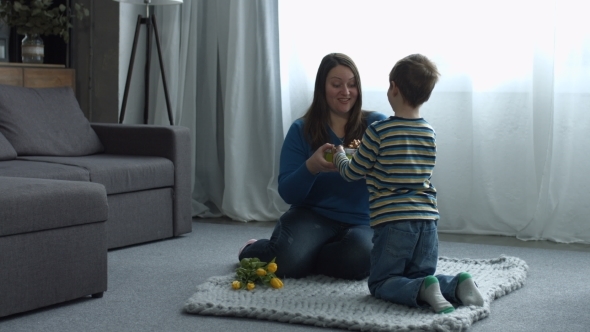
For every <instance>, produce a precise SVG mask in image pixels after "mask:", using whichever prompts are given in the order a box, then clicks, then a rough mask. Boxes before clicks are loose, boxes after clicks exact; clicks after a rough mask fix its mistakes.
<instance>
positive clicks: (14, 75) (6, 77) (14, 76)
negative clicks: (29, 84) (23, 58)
mask: <svg viewBox="0 0 590 332" xmlns="http://www.w3.org/2000/svg"><path fill="white" fill-rule="evenodd" d="M0 84H6V85H16V86H23V72H22V69H20V68H10V67H0Z"/></svg>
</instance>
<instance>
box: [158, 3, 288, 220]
mask: <svg viewBox="0 0 590 332" xmlns="http://www.w3.org/2000/svg"><path fill="white" fill-rule="evenodd" d="M277 10H278V5H277V2H276V1H239V0H215V1H213V0H184V3H183V4H182V6H161V7H158V8H156V19H157V22H158V23H159V22H162V23H161V26H162V28H161V29H160V30H161V31H160V33H161V35H162V40H163V41H164V42H163V51H164V53H165V55H164V58H166V59H173V60H172V61H167V62H166V70H167V72H168V73H170V79H169V80H168V81H169V82H171V83H169V89H170V94H171V96H172V99H173V100H174V106H173V109H174V112H175V114H174V118H175V121H174V122H175V124H177V125H181V126H186V127H188V128H189V129H190V131H191V136H192V139H193V142H192V144H193V151H194V155H193V169H194V177H193V215H194V216H200V217H218V216H222V215H225V216H228V217H230V218H232V219H233V220H238V221H249V220H261V221H265V220H276V219H277V218H278V216H280V214H281V213H282V212H283V211H285V210H286V208H287V206H286V204H285V203H284V202H283V200H282V199H281V198H280V196H279V195H278V191H277V177H278V159H279V153H280V146H281V143H282V140H283V131H282V121H283V120H282V115H281V111H280V108H281V101H280V82H279V55H278V52H277V50H278V29H277V26H278V21H277V20H278V15H277ZM159 27H160V24H159ZM164 44H165V45H164ZM152 68H154V67H152ZM151 72H152V75H153V77H154V79H155V80H158V79H159V78H158V74H159V73H158V72H157V67H156V69H155V70H152V71H151ZM154 72H155V74H154ZM161 83H162V82H161V79H160V87H159V89H158V91H157V93H154V94H153V96H152V99H153V100H154V101H155V105H156V107H155V108H154V111H153V112H155V113H156V115H155V118H156V121H155V123H158V124H167V123H168V118H167V114H166V104H165V99H164V94H163V93H162V89H161Z"/></svg>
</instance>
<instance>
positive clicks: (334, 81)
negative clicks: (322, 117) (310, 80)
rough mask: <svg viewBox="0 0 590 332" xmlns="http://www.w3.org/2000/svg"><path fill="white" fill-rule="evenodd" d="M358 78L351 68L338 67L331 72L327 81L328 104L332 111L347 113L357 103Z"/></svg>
mask: <svg viewBox="0 0 590 332" xmlns="http://www.w3.org/2000/svg"><path fill="white" fill-rule="evenodd" d="M358 93H359V92H358V88H357V84H356V77H354V74H353V73H352V70H350V68H348V67H346V66H343V65H338V66H336V67H334V68H332V70H330V72H328V77H327V79H326V102H327V103H328V107H329V108H330V111H332V112H336V113H346V112H348V111H350V109H351V108H352V106H353V105H354V104H355V103H356V99H357V97H358Z"/></svg>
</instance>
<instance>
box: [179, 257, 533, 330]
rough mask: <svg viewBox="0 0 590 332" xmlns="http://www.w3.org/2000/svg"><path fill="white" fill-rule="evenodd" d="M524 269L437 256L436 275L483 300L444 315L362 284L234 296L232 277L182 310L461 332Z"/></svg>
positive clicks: (203, 289) (320, 283) (324, 281)
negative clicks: (380, 295) (466, 276)
mask: <svg viewBox="0 0 590 332" xmlns="http://www.w3.org/2000/svg"><path fill="white" fill-rule="evenodd" d="M527 270H528V266H527V264H526V263H525V262H524V261H523V260H521V259H520V258H516V257H509V256H500V257H498V258H494V259H456V258H447V257H440V258H439V262H438V269H437V274H451V275H455V274H457V273H459V272H462V271H465V272H469V273H470V274H471V275H472V276H473V279H474V280H475V282H476V283H477V285H478V286H479V289H480V292H481V293H482V295H483V297H484V300H485V303H484V306H483V307H475V306H469V307H465V306H459V307H457V308H456V310H455V311H454V312H452V313H450V314H436V313H434V312H433V311H432V310H430V309H421V308H410V307H407V306H403V305H398V304H393V303H390V302H386V301H383V300H378V299H376V298H374V297H372V296H371V295H370V293H369V289H368V286H367V280H366V279H365V280H362V281H350V280H341V279H334V278H329V277H325V276H312V277H307V278H302V279H286V280H284V284H285V286H284V287H283V288H282V289H279V290H276V289H272V288H270V287H268V288H267V287H263V286H258V287H257V288H255V289H254V290H252V291H247V290H238V291H236V290H233V289H232V288H231V281H232V280H233V279H234V274H233V273H232V274H230V275H226V276H219V277H212V278H209V279H208V280H207V281H206V282H205V283H203V284H201V285H199V286H198V287H197V291H196V293H195V294H194V295H193V296H192V297H191V298H190V299H188V301H187V302H186V304H185V306H184V310H185V311H186V312H188V313H192V314H198V315H213V316H235V317H247V318H257V319H266V320H271V321H279V322H284V323H295V324H308V325H314V326H322V327H331V328H341V329H346V330H356V331H463V330H466V329H467V328H469V326H471V324H473V323H474V322H476V321H478V320H480V319H482V318H485V317H487V316H488V315H489V314H490V302H491V301H493V300H494V299H497V298H499V297H500V296H503V295H506V294H508V293H510V292H512V291H514V290H516V289H519V288H520V287H522V286H523V284H524V281H525V279H526V275H527Z"/></svg>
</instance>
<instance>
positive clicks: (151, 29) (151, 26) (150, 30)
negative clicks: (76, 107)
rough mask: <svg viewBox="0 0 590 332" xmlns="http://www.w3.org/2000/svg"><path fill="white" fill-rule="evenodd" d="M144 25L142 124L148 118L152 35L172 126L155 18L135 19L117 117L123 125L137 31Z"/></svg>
mask: <svg viewBox="0 0 590 332" xmlns="http://www.w3.org/2000/svg"><path fill="white" fill-rule="evenodd" d="M142 24H145V26H146V27H147V34H146V37H147V49H146V58H145V82H144V108H143V123H144V124H147V123H148V117H149V88H150V61H151V55H152V54H151V53H152V34H155V36H156V47H157V49H158V57H159V60H160V72H161V73H162V82H163V83H164V96H165V97H166V107H167V108H168V119H169V120H170V125H174V120H172V109H171V108H170V97H169V96H168V86H167V84H166V75H165V73H164V63H163V61H162V50H161V48H160V37H159V33H158V27H157V25H156V18H155V16H153V15H152V16H151V17H150V16H149V12H148V17H141V15H139V16H138V17H137V25H136V26H135V37H134V38H133V48H132V50H131V59H130V60H129V70H128V71H127V82H126V83H125V92H124V94H123V105H122V106H121V114H120V115H119V123H123V119H124V118H125V109H126V107H127V97H128V96H129V85H130V84H131V75H132V73H133V65H134V62H135V52H136V50H137V40H138V38H139V29H140V28H141V25H142Z"/></svg>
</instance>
